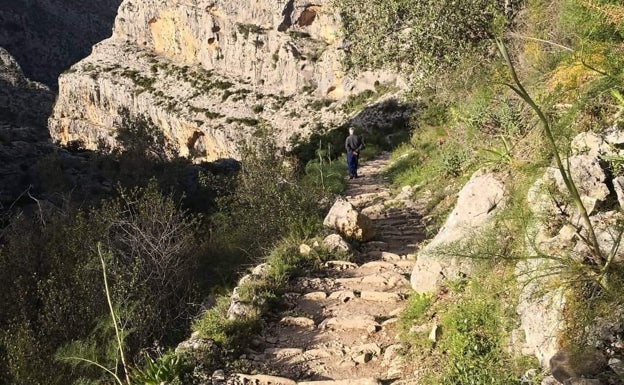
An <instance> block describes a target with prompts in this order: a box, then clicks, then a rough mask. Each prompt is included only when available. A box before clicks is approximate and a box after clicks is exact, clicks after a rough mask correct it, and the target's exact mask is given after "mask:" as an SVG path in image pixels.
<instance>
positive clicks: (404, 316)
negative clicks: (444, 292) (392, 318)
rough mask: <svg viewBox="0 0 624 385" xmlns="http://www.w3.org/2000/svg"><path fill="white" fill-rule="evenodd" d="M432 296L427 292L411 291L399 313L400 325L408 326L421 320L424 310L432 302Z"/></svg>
mask: <svg viewBox="0 0 624 385" xmlns="http://www.w3.org/2000/svg"><path fill="white" fill-rule="evenodd" d="M432 300H433V298H432V296H431V295H428V294H418V293H411V294H410V296H409V298H408V299H407V303H406V304H405V310H404V311H403V312H402V313H401V318H400V321H401V325H402V326H403V328H408V326H410V325H411V324H413V323H416V322H419V321H423V320H424V316H425V314H426V311H427V310H428V309H429V307H430V306H431V303H432Z"/></svg>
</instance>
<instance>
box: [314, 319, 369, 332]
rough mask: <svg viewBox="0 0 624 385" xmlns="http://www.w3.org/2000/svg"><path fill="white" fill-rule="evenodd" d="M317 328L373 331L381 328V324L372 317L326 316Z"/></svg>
mask: <svg viewBox="0 0 624 385" xmlns="http://www.w3.org/2000/svg"><path fill="white" fill-rule="evenodd" d="M318 327H319V329H321V330H325V329H331V330H365V331H366V332H368V333H375V332H377V331H378V330H381V325H380V324H378V323H377V322H376V321H375V320H374V319H373V318H372V317H371V318H369V317H358V316H355V317H330V318H326V319H324V320H323V322H321V323H320V324H319V326H318Z"/></svg>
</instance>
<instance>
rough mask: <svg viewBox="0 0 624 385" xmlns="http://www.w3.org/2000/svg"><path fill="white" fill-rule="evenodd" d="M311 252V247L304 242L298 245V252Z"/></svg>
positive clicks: (302, 253) (307, 253)
mask: <svg viewBox="0 0 624 385" xmlns="http://www.w3.org/2000/svg"><path fill="white" fill-rule="evenodd" d="M311 252H312V248H311V247H310V246H308V245H306V244H305V243H302V244H301V245H299V254H301V255H310V253H311Z"/></svg>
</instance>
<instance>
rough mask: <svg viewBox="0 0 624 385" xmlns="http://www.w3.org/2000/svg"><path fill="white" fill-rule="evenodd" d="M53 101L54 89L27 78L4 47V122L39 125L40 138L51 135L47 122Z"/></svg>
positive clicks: (0, 85) (0, 73) (0, 115)
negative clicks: (47, 128) (46, 127)
mask: <svg viewBox="0 0 624 385" xmlns="http://www.w3.org/2000/svg"><path fill="white" fill-rule="evenodd" d="M53 103H54V94H53V93H52V91H50V89H49V88H48V87H46V86H44V85H43V84H41V83H37V82H34V81H31V80H29V79H28V78H26V76H24V73H23V72H22V69H21V67H20V65H19V64H18V62H17V61H16V60H15V59H14V58H13V56H11V55H10V54H9V52H8V51H6V50H5V49H4V48H2V47H0V122H2V123H4V124H7V125H8V124H11V125H13V126H20V127H31V128H35V130H33V132H32V134H34V135H35V136H37V139H42V138H45V137H49V135H48V133H47V130H46V129H45V126H46V122H47V117H48V115H49V114H50V112H51V110H52V104H53ZM24 139H27V138H22V140H24ZM26 141H29V140H26Z"/></svg>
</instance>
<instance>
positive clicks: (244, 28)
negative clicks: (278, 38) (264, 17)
mask: <svg viewBox="0 0 624 385" xmlns="http://www.w3.org/2000/svg"><path fill="white" fill-rule="evenodd" d="M236 27H237V29H238V33H240V34H241V35H243V37H244V38H245V39H247V38H249V34H254V35H260V34H263V33H265V32H266V31H265V30H264V29H263V28H262V27H260V26H259V25H256V24H242V23H239V24H237V26H236Z"/></svg>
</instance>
